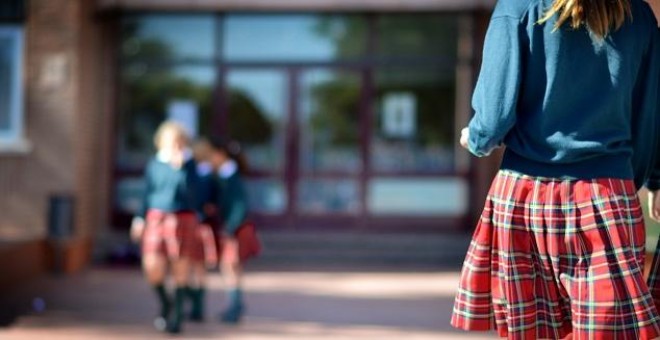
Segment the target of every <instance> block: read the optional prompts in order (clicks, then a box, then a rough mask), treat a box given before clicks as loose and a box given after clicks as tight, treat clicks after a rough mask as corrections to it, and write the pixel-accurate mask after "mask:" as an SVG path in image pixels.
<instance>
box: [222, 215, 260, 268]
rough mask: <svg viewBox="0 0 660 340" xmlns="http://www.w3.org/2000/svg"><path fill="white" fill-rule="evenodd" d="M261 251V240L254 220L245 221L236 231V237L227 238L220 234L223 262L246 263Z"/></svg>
mask: <svg viewBox="0 0 660 340" xmlns="http://www.w3.org/2000/svg"><path fill="white" fill-rule="evenodd" d="M260 253H261V241H259V237H258V236H257V231H256V228H255V226H254V224H253V223H252V222H245V223H243V225H241V226H240V227H239V228H238V230H237V231H236V237H234V238H233V239H227V238H225V237H224V236H223V234H222V233H220V234H219V235H218V256H219V257H220V261H221V262H222V263H229V264H232V263H236V262H239V263H244V262H246V261H247V260H249V259H251V258H253V257H255V256H257V255H259V254H260Z"/></svg>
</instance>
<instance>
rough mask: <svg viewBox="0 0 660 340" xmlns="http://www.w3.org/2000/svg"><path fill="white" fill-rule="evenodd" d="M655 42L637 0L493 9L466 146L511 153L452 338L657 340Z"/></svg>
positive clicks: (469, 261) (490, 200)
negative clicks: (652, 229)
mask: <svg viewBox="0 0 660 340" xmlns="http://www.w3.org/2000/svg"><path fill="white" fill-rule="evenodd" d="M633 18H634V20H633ZM658 34H659V33H658V32H657V22H656V20H655V18H654V16H653V13H652V11H651V10H650V8H649V7H648V5H647V4H646V3H645V2H644V1H642V0H608V1H589V0H526V1H523V0H499V1H498V3H497V5H496V8H495V11H494V13H493V16H492V19H491V22H490V26H489V29H488V33H487V35H486V41H485V46H484V57H483V64H482V70H481V73H480V76H479V81H478V83H477V87H476V90H475V93H474V98H473V107H474V110H475V116H474V117H473V119H472V120H471V121H470V124H469V126H468V127H467V128H466V129H464V130H463V132H462V136H461V145H462V146H464V147H465V148H467V149H469V151H470V152H472V153H473V154H475V155H476V156H486V155H488V154H490V153H491V152H492V151H493V150H494V149H496V148H497V147H499V146H506V149H505V151H504V159H503V161H502V165H501V169H500V171H499V173H498V174H497V176H496V177H495V179H494V181H493V184H492V186H491V188H490V191H489V193H488V197H487V199H486V203H485V207H484V210H483V214H482V216H481V219H480V221H479V223H478V226H477V229H476V231H475V233H474V237H473V239H472V242H471V244H470V248H469V250H468V254H467V257H466V260H465V263H464V266H463V270H462V273H461V279H460V283H459V288H458V293H457V296H456V300H455V304H454V311H453V312H454V313H453V316H452V319H451V324H452V325H453V326H454V327H457V328H462V329H465V330H482V331H484V330H491V329H494V330H496V331H497V332H498V334H499V335H500V336H502V337H508V338H510V339H562V338H572V339H630V340H637V339H654V338H656V337H658V336H659V335H660V316H659V315H658V311H657V309H656V307H655V305H654V303H653V300H652V298H651V295H650V293H649V289H648V286H647V285H646V283H645V282H644V278H643V264H644V245H645V230H644V220H643V216H642V210H641V209H640V204H639V201H638V198H637V194H636V193H637V188H638V187H639V186H641V184H643V182H644V181H645V180H647V179H648V178H649V169H650V168H651V167H650V165H651V164H652V161H651V159H652V157H653V151H654V149H655V148H657V146H656V145H655V144H653V143H650V142H649V141H654V140H656V139H655V138H656V125H655V124H656V115H657V112H658V111H657V110H658V80H659V78H660V74H658V73H659V72H660V71H659V70H660V65H659V63H660V52H659V47H658V46H657V45H658V44H657V41H656V39H657V35H658Z"/></svg>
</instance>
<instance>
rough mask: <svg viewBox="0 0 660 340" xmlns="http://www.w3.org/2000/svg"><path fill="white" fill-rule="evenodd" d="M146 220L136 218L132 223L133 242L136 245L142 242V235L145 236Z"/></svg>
mask: <svg viewBox="0 0 660 340" xmlns="http://www.w3.org/2000/svg"><path fill="white" fill-rule="evenodd" d="M144 226H145V223H144V219H143V218H142V217H134V218H133V221H132V223H131V232H130V234H131V240H132V241H133V242H135V243H139V242H140V240H142V234H144Z"/></svg>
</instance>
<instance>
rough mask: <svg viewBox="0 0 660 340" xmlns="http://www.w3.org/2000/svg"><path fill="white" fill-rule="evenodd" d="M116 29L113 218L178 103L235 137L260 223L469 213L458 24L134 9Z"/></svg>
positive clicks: (417, 221) (337, 222) (364, 221)
mask: <svg viewBox="0 0 660 340" xmlns="http://www.w3.org/2000/svg"><path fill="white" fill-rule="evenodd" d="M122 27H123V28H122V29H123V33H122V34H123V35H122V40H123V45H122V51H121V52H122V67H121V70H122V71H121V77H120V78H121V79H120V84H119V88H120V91H119V93H120V103H121V106H120V110H121V112H120V114H119V116H118V141H117V142H118V143H117V156H116V157H117V158H116V159H117V161H116V166H115V181H116V191H115V195H114V197H115V199H114V206H113V211H114V216H115V224H117V225H121V224H125V223H126V222H127V221H128V218H129V216H130V215H131V212H132V211H136V210H137V207H138V206H139V204H140V202H139V197H140V196H141V194H140V193H141V178H140V174H141V171H142V168H143V166H144V164H145V163H146V161H147V160H148V158H149V156H150V154H151V152H153V151H152V147H151V141H150V138H151V134H152V133H153V130H155V128H156V127H157V125H158V123H159V122H160V121H162V120H163V119H165V118H167V117H168V116H169V117H172V113H173V111H174V113H175V114H174V116H176V107H177V105H178V107H179V108H180V107H188V111H189V114H190V113H191V112H192V113H191V114H192V116H194V123H193V125H195V128H194V129H193V130H196V131H195V132H196V133H197V134H198V135H210V134H222V135H225V136H230V137H232V138H234V139H236V140H238V141H239V142H241V144H242V146H243V151H244V152H245V155H246V156H247V159H248V162H249V167H250V170H249V172H248V173H247V174H246V175H245V178H246V184H247V189H248V194H249V197H250V200H251V210H252V212H253V215H254V216H253V218H254V219H256V220H257V222H258V223H260V224H261V225H266V226H273V227H277V228H281V227H287V226H288V227H295V228H306V229H310V228H316V227H320V226H329V227H332V228H342V227H346V228H350V229H356V228H376V229H382V228H384V227H386V226H390V227H394V228H413V227H420V226H426V227H429V228H442V225H443V224H445V225H446V221H447V220H451V221H461V220H462V219H463V218H464V217H465V215H466V214H467V201H468V197H467V193H468V191H469V190H468V187H467V181H466V178H465V175H466V173H465V171H464V170H461V169H460V168H459V167H458V166H457V161H456V159H455V158H456V157H455V154H454V150H455V149H456V145H455V139H456V138H455V130H456V127H455V111H456V110H455V100H456V90H455V89H456V77H455V74H456V69H457V66H456V65H457V40H458V34H459V32H458V29H457V20H456V17H455V16H452V15H446V14H405V15H404V14H397V15H389V14H387V15H386V14H382V15H376V14H372V15H352V14H351V15H325V14H268V15H252V14H250V15H248V14H222V15H217V14H194V15H173V14H166V15H163V14H139V15H138V14H135V15H126V17H125V18H124V20H123V24H122ZM172 27H176V30H174V29H172ZM182 32H188V33H186V34H184V33H182ZM190 36H195V37H197V39H196V44H194V45H192V44H191V43H190V41H189V40H190V39H189V38H188V37H190ZM214 46H215V48H214ZM184 111H185V110H184ZM179 114H181V112H179Z"/></svg>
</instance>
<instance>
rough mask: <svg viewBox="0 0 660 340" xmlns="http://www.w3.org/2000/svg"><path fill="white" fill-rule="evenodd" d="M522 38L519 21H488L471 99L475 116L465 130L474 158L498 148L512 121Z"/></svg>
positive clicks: (519, 75) (520, 71)
mask: <svg viewBox="0 0 660 340" xmlns="http://www.w3.org/2000/svg"><path fill="white" fill-rule="evenodd" d="M523 34H524V31H523V28H522V27H521V23H520V20H519V19H516V18H513V17H510V16H499V17H494V18H493V19H491V21H490V25H489V27H488V31H487V33H486V40H485V42H484V51H483V62H482V65H481V71H480V73H479V79H478V81H477V86H476V89H475V91H474V95H473V98H472V107H473V109H474V111H475V114H474V117H473V118H472V120H471V121H470V124H469V126H468V127H469V131H470V138H469V141H468V148H469V150H470V152H472V153H473V154H474V155H476V156H478V157H483V156H487V155H489V154H490V153H491V152H492V151H493V150H494V149H495V148H497V147H498V146H499V145H501V144H502V142H503V140H504V137H505V136H506V134H507V133H508V132H509V131H510V130H511V128H512V127H513V125H514V123H515V121H516V106H517V103H518V94H519V92H520V83H521V79H522V77H521V73H522V70H521V64H522V63H521V47H520V46H521V40H522V35H523Z"/></svg>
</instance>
